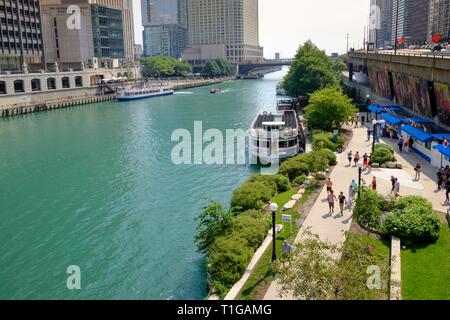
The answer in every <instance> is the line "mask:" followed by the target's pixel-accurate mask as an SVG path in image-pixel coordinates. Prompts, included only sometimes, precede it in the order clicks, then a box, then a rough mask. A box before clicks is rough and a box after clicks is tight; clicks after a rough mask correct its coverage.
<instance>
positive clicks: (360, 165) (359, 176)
mask: <svg viewBox="0 0 450 320" xmlns="http://www.w3.org/2000/svg"><path fill="white" fill-rule="evenodd" d="M356 166H357V167H358V198H359V197H360V196H361V174H362V168H363V163H362V162H361V161H358V163H357V164H356Z"/></svg>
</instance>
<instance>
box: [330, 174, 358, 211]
mask: <svg viewBox="0 0 450 320" xmlns="http://www.w3.org/2000/svg"><path fill="white" fill-rule="evenodd" d="M325 184H326V186H327V202H328V208H329V211H328V213H329V214H330V215H331V214H333V213H334V204H335V201H337V202H338V203H339V214H340V215H341V216H344V208H345V205H346V204H347V207H348V208H350V207H351V205H352V203H353V199H354V197H355V194H356V190H357V189H358V185H357V184H356V182H355V180H352V183H351V184H350V187H349V191H348V199H347V198H346V197H345V195H344V192H343V191H341V192H340V193H339V195H338V196H337V197H336V194H335V193H334V190H333V182H332V181H331V178H330V177H328V178H327V180H326V181H325Z"/></svg>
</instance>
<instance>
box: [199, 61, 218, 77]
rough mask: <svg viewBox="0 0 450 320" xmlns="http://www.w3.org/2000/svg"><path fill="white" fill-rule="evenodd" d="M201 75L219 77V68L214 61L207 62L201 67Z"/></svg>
mask: <svg viewBox="0 0 450 320" xmlns="http://www.w3.org/2000/svg"><path fill="white" fill-rule="evenodd" d="M203 73H204V74H206V75H208V76H211V77H215V76H218V75H220V68H219V65H218V64H217V62H216V60H210V61H208V62H207V63H206V64H205V66H204V67H203Z"/></svg>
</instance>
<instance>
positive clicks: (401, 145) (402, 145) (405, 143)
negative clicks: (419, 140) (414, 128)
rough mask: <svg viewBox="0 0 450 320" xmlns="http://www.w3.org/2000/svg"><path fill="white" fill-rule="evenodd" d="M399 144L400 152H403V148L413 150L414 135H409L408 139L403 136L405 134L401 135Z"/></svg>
mask: <svg viewBox="0 0 450 320" xmlns="http://www.w3.org/2000/svg"><path fill="white" fill-rule="evenodd" d="M397 145H398V150H399V151H400V152H403V148H408V149H407V150H408V151H409V152H412V151H413V146H414V139H413V138H412V137H409V139H408V140H405V139H404V138H403V136H400V138H399V139H398V142H397Z"/></svg>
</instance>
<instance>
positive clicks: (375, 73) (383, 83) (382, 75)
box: [369, 68, 391, 99]
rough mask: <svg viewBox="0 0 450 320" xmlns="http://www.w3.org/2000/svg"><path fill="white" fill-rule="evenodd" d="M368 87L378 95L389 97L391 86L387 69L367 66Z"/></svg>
mask: <svg viewBox="0 0 450 320" xmlns="http://www.w3.org/2000/svg"><path fill="white" fill-rule="evenodd" d="M369 82H370V89H371V90H372V91H374V92H375V93H376V94H378V95H379V96H382V97H384V98H386V99H391V88H390V85H389V76H388V73H387V71H385V70H380V69H377V68H369Z"/></svg>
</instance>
